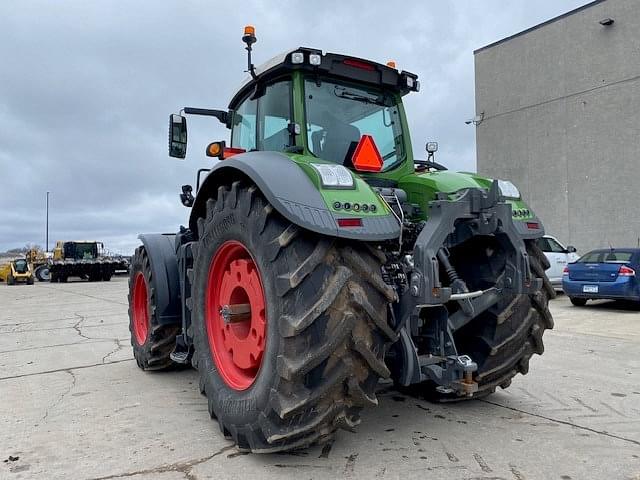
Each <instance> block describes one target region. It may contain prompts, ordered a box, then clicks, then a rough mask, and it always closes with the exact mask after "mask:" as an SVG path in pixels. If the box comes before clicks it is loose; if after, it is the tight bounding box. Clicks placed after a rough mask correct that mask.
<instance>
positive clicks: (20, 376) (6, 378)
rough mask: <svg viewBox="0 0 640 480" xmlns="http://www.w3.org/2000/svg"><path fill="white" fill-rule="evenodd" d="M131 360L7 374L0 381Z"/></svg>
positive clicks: (124, 359)
mask: <svg viewBox="0 0 640 480" xmlns="http://www.w3.org/2000/svg"><path fill="white" fill-rule="evenodd" d="M132 360H133V358H123V359H122V360H113V361H112V362H107V363H93V364H91V365H78V366H77V367H67V368H57V369H55V370H45V371H42V372H33V373H21V374H19V375H11V376H8V377H0V381H2V380H14V379H16V378H23V377H35V376H37V375H47V374H50V373H58V372H66V371H67V370H69V371H72V370H82V369H83V368H93V367H102V366H105V365H113V364H114V363H122V362H130V361H132Z"/></svg>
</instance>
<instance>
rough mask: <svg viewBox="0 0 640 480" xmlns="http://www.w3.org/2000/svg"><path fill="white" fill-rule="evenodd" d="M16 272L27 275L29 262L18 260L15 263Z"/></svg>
mask: <svg viewBox="0 0 640 480" xmlns="http://www.w3.org/2000/svg"><path fill="white" fill-rule="evenodd" d="M14 265H15V268H16V272H18V273H27V268H28V267H27V261H26V260H23V259H19V260H16V261H15V263H14Z"/></svg>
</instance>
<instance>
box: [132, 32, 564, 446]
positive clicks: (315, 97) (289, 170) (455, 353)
mask: <svg viewBox="0 0 640 480" xmlns="http://www.w3.org/2000/svg"><path fill="white" fill-rule="evenodd" d="M243 41H244V42H245V43H246V49H247V51H248V72H249V74H250V77H249V78H248V80H247V81H246V82H245V83H244V84H243V85H242V86H241V87H240V89H239V90H238V92H237V93H236V94H235V95H234V96H233V98H232V100H231V102H230V104H229V108H228V109H227V110H209V109H201V108H188V107H185V108H183V109H182V110H181V114H179V115H171V117H170V131H169V154H170V155H171V156H173V157H177V158H184V157H185V156H186V152H187V123H186V118H185V116H184V115H200V116H210V117H215V118H216V119H217V120H219V121H220V122H222V123H223V124H224V125H226V127H227V128H229V129H230V140H229V142H223V141H218V142H213V143H211V144H210V145H209V146H208V147H207V149H206V154H207V155H208V156H210V157H214V158H216V159H218V160H220V161H215V162H214V164H213V166H212V168H210V169H206V170H205V171H204V172H202V171H199V172H198V179H197V183H196V188H195V190H194V189H193V187H192V186H190V185H185V186H183V187H182V193H181V195H180V198H181V201H182V203H183V204H184V205H185V206H187V207H189V208H190V212H191V214H190V218H189V224H188V227H181V228H180V230H179V232H178V233H176V234H165V235H160V234H154V235H146V234H145V235H141V236H140V239H141V240H142V245H141V246H140V247H139V248H138V249H137V250H136V252H135V255H134V257H133V260H132V265H131V276H130V296H129V305H130V308H129V314H130V330H131V334H132V335H131V337H132V340H131V343H132V345H133V351H134V355H135V358H136V360H137V363H138V365H139V366H140V368H142V369H145V370H157V369H163V368H167V367H171V366H172V365H174V364H192V365H193V366H194V367H195V368H197V370H198V372H199V376H200V389H201V391H202V392H203V393H204V394H206V396H207V398H208V404H209V412H210V414H211V417H212V418H216V419H217V421H218V422H219V425H220V428H221V430H222V432H223V433H224V434H225V435H228V436H230V437H232V438H233V439H234V441H235V442H236V443H237V445H238V447H239V448H241V449H246V450H251V451H254V452H270V451H278V450H287V449H293V448H300V447H305V446H308V445H311V444H315V443H322V442H326V441H329V440H330V439H331V438H332V437H333V435H334V433H335V432H336V431H337V430H338V429H340V428H344V429H352V428H353V427H354V426H355V425H356V424H358V423H359V421H360V417H359V412H360V410H361V409H362V407H364V406H366V405H376V404H377V400H376V394H375V392H376V385H377V384H378V381H379V380H380V379H389V378H390V379H392V380H393V381H394V382H395V384H396V385H397V386H398V388H409V387H411V390H412V391H414V392H416V393H417V394H421V395H427V396H429V397H431V398H434V399H440V400H456V399H468V398H474V397H480V396H484V395H487V394H490V393H491V392H493V391H495V389H496V387H498V386H500V387H502V388H506V387H507V386H508V385H509V384H510V382H511V379H512V378H513V377H514V376H515V375H516V374H517V373H518V372H520V373H523V374H524V373H526V372H527V370H528V368H529V359H530V357H531V356H532V355H533V354H534V353H538V354H541V353H542V351H543V344H542V334H543V332H544V330H545V329H547V328H551V327H552V326H553V322H552V319H551V315H550V313H549V310H548V309H547V304H548V300H549V298H550V297H552V296H553V295H554V292H553V288H551V286H550V285H549V282H548V280H547V278H546V276H545V273H544V271H545V268H546V267H547V266H548V264H547V263H546V260H545V257H544V255H543V254H542V253H541V252H540V250H539V249H538V248H537V247H536V245H535V242H534V240H535V239H536V238H539V237H540V236H542V234H543V233H544V230H543V226H542V223H541V222H540V220H539V219H538V218H537V217H536V216H535V215H534V213H533V212H532V211H531V209H530V208H529V207H528V206H527V204H526V203H525V202H524V201H523V199H522V198H521V197H520V194H519V192H518V190H517V188H516V187H515V186H514V185H513V184H511V183H510V182H508V181H503V180H493V179H488V178H483V177H480V176H478V175H474V174H468V173H465V174H462V173H453V172H449V171H447V170H446V169H445V168H444V167H442V166H441V165H439V164H437V163H435V162H434V161H433V152H434V151H435V150H436V145H435V144H430V145H429V146H428V153H429V156H428V158H427V160H418V159H416V158H415V157H414V154H413V151H412V148H411V140H410V135H409V127H408V124H407V119H406V117H405V111H404V107H403V104H402V99H403V97H404V96H405V95H408V94H415V92H418V90H419V87H420V83H419V81H418V77H417V75H415V74H413V73H409V72H407V71H404V70H399V69H397V68H395V66H394V65H393V64H391V63H390V64H387V65H383V64H379V63H376V62H372V61H369V60H364V59H360V58H354V57H350V56H346V55H340V54H334V53H325V52H322V51H321V50H316V49H313V48H298V49H295V50H292V51H290V52H287V53H284V54H282V55H280V56H278V57H276V58H274V59H273V60H271V61H269V62H267V63H266V64H264V65H263V66H261V67H257V68H255V67H254V66H253V64H252V62H251V53H252V45H253V44H254V43H255V41H256V37H255V33H254V30H253V27H247V28H246V30H245V34H244V36H243ZM201 173H205V174H206V175H205V176H204V178H203V179H202V181H200V180H201V178H200V175H201Z"/></svg>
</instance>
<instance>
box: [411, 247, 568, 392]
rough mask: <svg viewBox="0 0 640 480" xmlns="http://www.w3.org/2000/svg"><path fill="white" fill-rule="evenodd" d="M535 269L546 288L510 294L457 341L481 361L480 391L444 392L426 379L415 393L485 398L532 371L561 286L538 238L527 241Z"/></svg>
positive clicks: (458, 334)
mask: <svg viewBox="0 0 640 480" xmlns="http://www.w3.org/2000/svg"><path fill="white" fill-rule="evenodd" d="M525 244H526V247H527V253H528V255H529V264H530V268H531V273H532V274H533V276H534V277H535V278H539V279H542V288H541V289H540V290H538V291H536V292H535V293H533V294H530V295H515V296H511V297H505V298H502V299H501V300H499V301H498V303H497V304H496V305H494V306H493V307H492V308H490V309H489V310H487V311H486V312H483V313H482V314H480V315H478V317H476V318H474V319H473V320H472V321H471V322H469V323H468V324H467V325H465V326H464V327H463V328H462V329H460V330H459V331H457V332H455V334H454V339H455V341H456V347H457V350H458V353H459V354H460V355H469V356H470V357H471V358H472V359H473V360H474V361H475V362H476V363H477V364H478V370H477V371H476V372H475V373H474V380H475V381H476V382H477V383H478V390H477V392H475V393H474V394H473V396H471V397H467V396H463V397H461V396H459V395H456V394H455V393H443V392H440V391H439V390H437V389H436V387H435V385H433V384H432V383H429V382H426V383H425V384H418V385H415V386H411V387H409V390H410V391H411V392H412V393H415V394H418V395H421V396H426V397H427V398H429V399H431V400H435V401H441V402H452V401H459V400H468V399H471V398H481V397H484V396H487V395H489V394H491V393H493V392H495V390H496V388H497V387H498V386H499V387H501V388H503V389H506V388H507V387H509V385H511V381H512V379H513V377H515V376H516V375H517V374H518V373H521V374H522V375H526V374H527V372H528V371H529V360H530V359H531V357H532V356H533V354H534V353H536V354H538V355H542V353H543V352H544V344H543V342H542V335H543V333H544V331H545V330H547V329H552V328H553V318H552V316H551V312H549V308H548V306H549V299H552V298H555V296H556V295H555V290H554V288H553V286H552V285H551V283H550V282H549V279H548V278H547V276H546V274H545V270H546V269H547V268H549V262H548V260H547V258H546V257H545V255H544V253H542V250H540V248H539V247H538V246H537V245H536V244H535V242H532V241H525Z"/></svg>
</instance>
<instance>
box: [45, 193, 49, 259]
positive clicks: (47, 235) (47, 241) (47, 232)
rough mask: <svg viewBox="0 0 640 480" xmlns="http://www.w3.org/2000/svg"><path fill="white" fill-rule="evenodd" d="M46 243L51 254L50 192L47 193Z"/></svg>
mask: <svg viewBox="0 0 640 480" xmlns="http://www.w3.org/2000/svg"><path fill="white" fill-rule="evenodd" d="M45 239H46V240H45V243H46V245H47V250H46V251H47V252H49V192H47V229H46V234H45Z"/></svg>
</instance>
